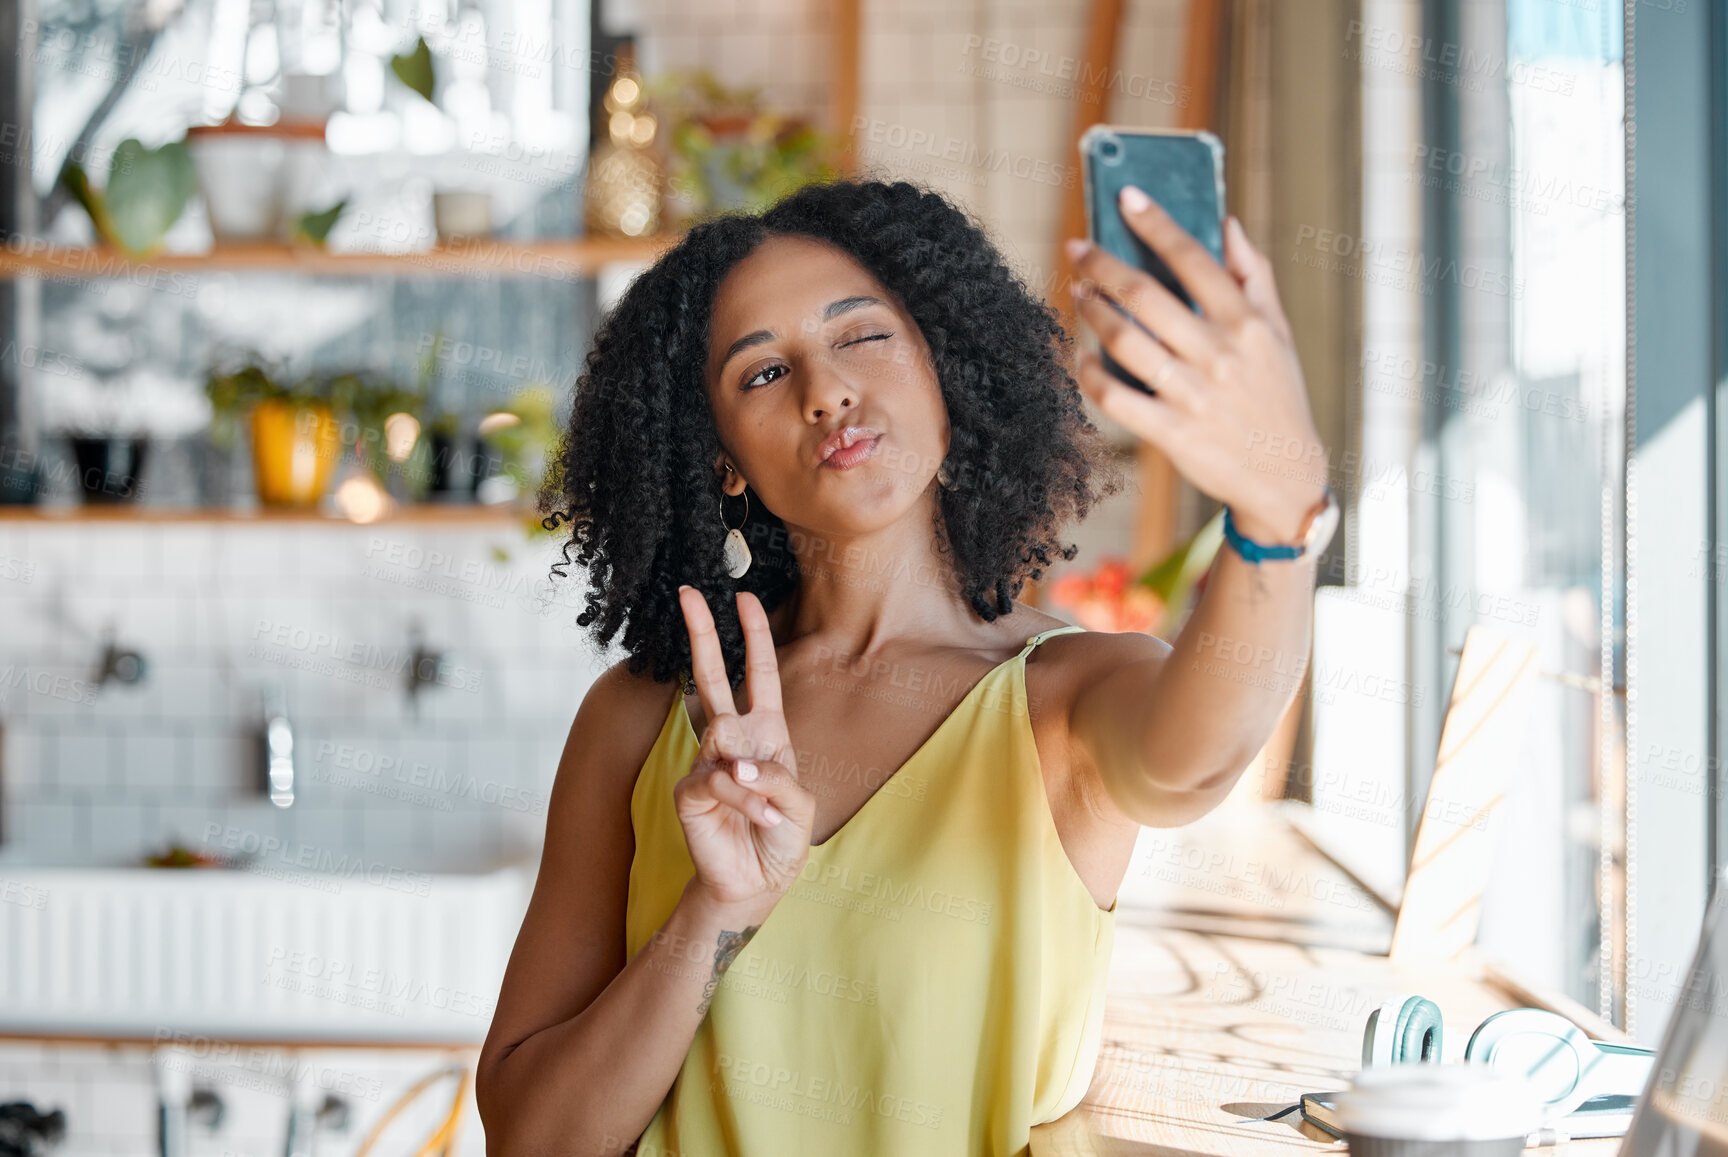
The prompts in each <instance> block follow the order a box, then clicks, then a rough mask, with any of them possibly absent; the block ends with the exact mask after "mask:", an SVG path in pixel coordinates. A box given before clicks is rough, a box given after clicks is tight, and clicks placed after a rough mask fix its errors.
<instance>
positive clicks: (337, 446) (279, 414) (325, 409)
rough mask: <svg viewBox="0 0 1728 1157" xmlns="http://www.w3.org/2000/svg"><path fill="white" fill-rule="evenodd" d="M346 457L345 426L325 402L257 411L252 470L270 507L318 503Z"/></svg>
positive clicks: (282, 404) (260, 497)
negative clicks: (343, 455) (342, 432)
mask: <svg viewBox="0 0 1728 1157" xmlns="http://www.w3.org/2000/svg"><path fill="white" fill-rule="evenodd" d="M341 455H342V437H341V428H340V427H339V426H338V425H337V424H336V417H335V415H333V414H332V413H331V412H330V407H329V406H326V405H325V404H323V403H322V402H311V403H306V402H302V403H288V402H259V403H258V404H257V405H256V406H254V407H253V408H252V468H253V474H254V476H255V478H256V480H257V486H258V501H260V502H262V503H264V505H266V506H314V505H316V504H317V502H318V500H319V499H320V498H322V497H323V496H324V488H325V487H326V486H328V485H329V484H330V475H331V474H332V473H334V472H335V469H336V461H337V459H338V458H340V457H341Z"/></svg>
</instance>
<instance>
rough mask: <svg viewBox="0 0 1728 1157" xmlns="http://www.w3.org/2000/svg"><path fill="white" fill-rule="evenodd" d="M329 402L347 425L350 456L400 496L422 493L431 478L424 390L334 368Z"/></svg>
mask: <svg viewBox="0 0 1728 1157" xmlns="http://www.w3.org/2000/svg"><path fill="white" fill-rule="evenodd" d="M327 390H328V394H329V397H330V400H331V403H332V404H333V405H334V406H335V408H336V411H337V413H338V414H340V415H341V416H342V418H343V420H344V421H346V422H349V423H351V424H352V435H353V441H354V456H355V458H356V459H358V460H359V462H360V465H361V466H363V467H365V468H366V469H367V470H370V471H371V472H372V475H373V477H374V478H375V479H376V480H377V482H378V483H379V485H380V486H384V487H387V488H388V487H389V486H390V484H391V483H392V482H395V483H396V484H397V487H398V489H400V490H405V491H407V494H406V495H403V496H404V497H411V498H415V499H419V498H422V497H424V496H425V493H426V490H427V487H428V486H429V485H430V482H431V474H432V464H431V452H430V444H431V439H430V438H427V437H424V436H423V434H424V431H423V430H422V428H421V427H422V415H423V414H424V412H425V410H426V390H425V388H424V383H423V388H422V389H419V390H411V389H408V388H406V387H404V386H402V385H400V384H399V383H397V382H395V381H393V380H392V379H390V378H386V377H382V376H380V375H377V374H373V373H369V372H366V371H349V372H345V373H339V374H336V375H334V376H332V377H330V378H329V379H328V380H327Z"/></svg>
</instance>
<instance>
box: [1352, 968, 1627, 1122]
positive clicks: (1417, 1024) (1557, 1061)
mask: <svg viewBox="0 0 1728 1157" xmlns="http://www.w3.org/2000/svg"><path fill="white" fill-rule="evenodd" d="M1443 1030H1444V1025H1443V1023H1442V1021H1441V1017H1440V1006H1439V1005H1437V1004H1435V1003H1434V1002H1433V1001H1431V1000H1426V999H1424V998H1423V997H1420V996H1409V997H1402V998H1396V999H1393V1000H1390V1001H1388V1002H1386V1003H1385V1004H1383V1005H1381V1006H1380V1007H1379V1008H1377V1009H1375V1010H1374V1011H1373V1012H1371V1013H1369V1014H1368V1023H1367V1025H1366V1026H1365V1027H1364V1029H1363V1032H1362V1067H1363V1068H1379V1067H1382V1066H1385V1065H1400V1064H1439V1063H1440V1060H1441V1050H1440V1046H1441V1041H1442V1039H1443ZM1464 1059H1465V1060H1466V1061H1474V1062H1477V1063H1480V1064H1485V1065H1487V1066H1488V1067H1489V1068H1491V1069H1493V1070H1494V1071H1495V1072H1498V1073H1504V1074H1508V1075H1511V1076H1518V1077H1522V1078H1524V1079H1525V1080H1527V1081H1529V1082H1530V1084H1531V1086H1532V1088H1533V1089H1534V1090H1535V1091H1536V1095H1537V1096H1538V1097H1539V1098H1540V1099H1541V1100H1542V1102H1543V1104H1544V1105H1545V1106H1546V1108H1547V1112H1548V1115H1549V1117H1550V1119H1552V1118H1556V1117H1564V1116H1565V1115H1566V1114H1568V1113H1571V1112H1573V1111H1574V1110H1576V1109H1577V1108H1579V1107H1580V1106H1581V1105H1583V1104H1584V1102H1585V1101H1588V1100H1590V1099H1591V1098H1592V1097H1601V1096H1619V1097H1636V1096H1637V1095H1638V1094H1639V1093H1641V1092H1642V1091H1643V1090H1644V1086H1645V1084H1646V1083H1647V1082H1648V1081H1649V1079H1650V1070H1651V1068H1652V1066H1654V1064H1655V1059H1656V1052H1655V1050H1654V1049H1646V1048H1638V1047H1636V1046H1633V1045H1617V1044H1608V1043H1607V1042H1605V1041H1598V1040H1591V1039H1590V1038H1589V1037H1588V1036H1586V1035H1585V1033H1584V1030H1583V1029H1581V1028H1579V1027H1578V1026H1577V1025H1575V1024H1573V1023H1572V1022H1571V1021H1569V1020H1567V1019H1566V1018H1565V1017H1563V1016H1561V1015H1559V1014H1558V1013H1552V1012H1547V1011H1545V1010H1543V1009H1539V1008H1514V1009H1510V1010H1508V1011H1506V1012H1497V1013H1495V1014H1494V1015H1493V1016H1490V1017H1489V1018H1488V1019H1487V1020H1485V1021H1483V1022H1482V1023H1481V1024H1480V1025H1478V1026H1477V1028H1476V1031H1475V1032H1473V1033H1471V1034H1470V1043H1469V1044H1468V1045H1466V1046H1465V1048H1464Z"/></svg>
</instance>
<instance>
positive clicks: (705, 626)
mask: <svg viewBox="0 0 1728 1157" xmlns="http://www.w3.org/2000/svg"><path fill="white" fill-rule="evenodd" d="M678 606H679V608H680V609H682V610H683V612H684V624H685V626H686V628H687V629H688V630H689V632H690V677H691V678H692V679H694V680H695V681H696V691H697V694H698V696H699V697H700V698H701V700H702V710H703V711H704V712H706V713H707V716H708V718H709V719H710V720H713V719H714V718H716V717H717V716H720V715H736V714H738V709H737V707H736V706H734V705H733V702H732V684H731V683H730V682H728V681H727V679H726V657H725V656H724V655H723V654H722V653H721V651H720V634H719V632H718V631H716V630H715V629H714V615H713V613H712V612H710V611H709V610H708V600H707V599H706V598H704V597H703V596H702V592H701V591H699V590H697V589H696V588H695V587H692V586H681V587H679V588H678Z"/></svg>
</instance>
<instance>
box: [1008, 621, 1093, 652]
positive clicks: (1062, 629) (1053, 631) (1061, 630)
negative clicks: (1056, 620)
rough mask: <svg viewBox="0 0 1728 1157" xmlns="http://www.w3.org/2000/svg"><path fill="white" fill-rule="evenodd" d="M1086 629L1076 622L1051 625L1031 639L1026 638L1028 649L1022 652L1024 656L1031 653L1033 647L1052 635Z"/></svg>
mask: <svg viewBox="0 0 1728 1157" xmlns="http://www.w3.org/2000/svg"><path fill="white" fill-rule="evenodd" d="M1085 629H1086V628H1085V627H1082V626H1077V625H1075V624H1069V625H1068V626H1066V627H1051V628H1050V629H1049V630H1048V631H1040V632H1038V633H1037V634H1036V635H1033V636H1032V637H1031V638H1030V639H1027V640H1026V649H1025V650H1023V651H1021V652H1020V654H1021V656H1022V657H1024V656H1026V655H1028V654H1030V653H1031V651H1032V648H1033V647H1036V646H1037V645H1038V644H1039V643H1042V642H1043V641H1044V640H1045V639H1048V638H1049V637H1050V636H1051V635H1065V634H1067V633H1068V632H1069V631H1084V630H1085Z"/></svg>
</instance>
